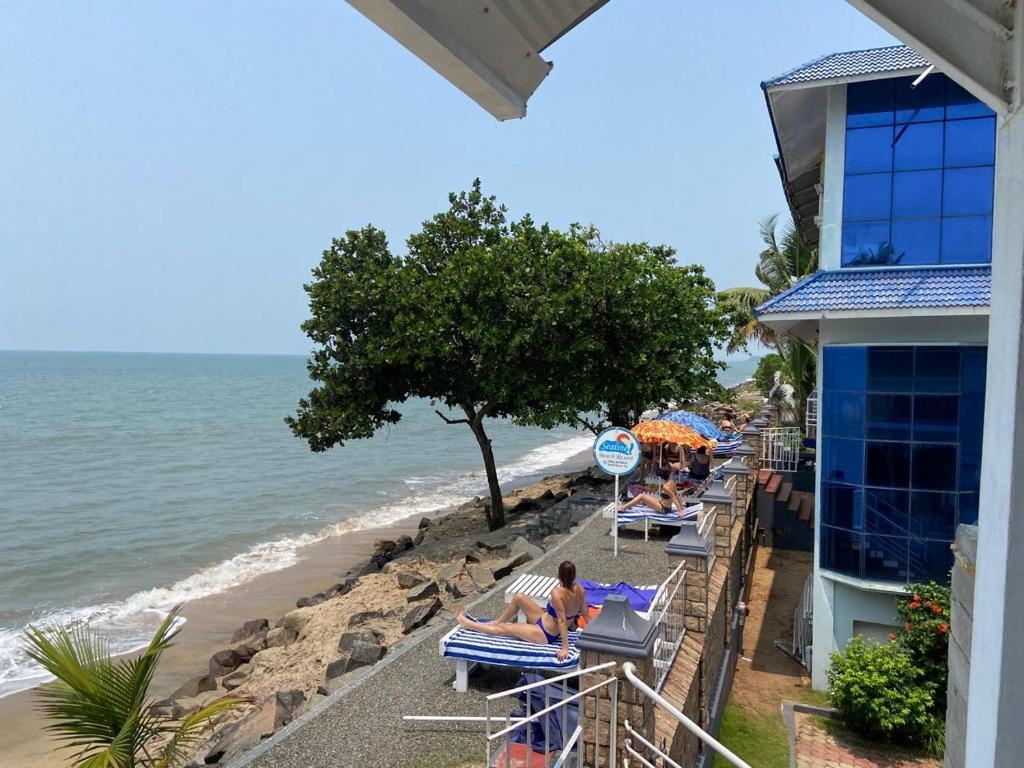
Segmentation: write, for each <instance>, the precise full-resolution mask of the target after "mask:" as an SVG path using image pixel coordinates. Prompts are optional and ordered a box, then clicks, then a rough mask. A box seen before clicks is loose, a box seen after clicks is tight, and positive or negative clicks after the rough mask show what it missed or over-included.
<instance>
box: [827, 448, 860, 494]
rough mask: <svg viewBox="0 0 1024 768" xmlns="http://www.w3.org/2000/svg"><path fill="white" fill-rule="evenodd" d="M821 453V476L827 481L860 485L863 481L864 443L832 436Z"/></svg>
mask: <svg viewBox="0 0 1024 768" xmlns="http://www.w3.org/2000/svg"><path fill="white" fill-rule="evenodd" d="M822 453H823V454H824V455H823V456H822V468H821V469H822V472H821V476H822V479H824V480H825V481H826V482H829V483H849V484H852V485H860V484H861V483H863V482H864V443H862V442H861V441H860V440H844V439H841V438H832V439H830V440H828V441H827V446H826V447H825V448H824V449H823V451H822Z"/></svg>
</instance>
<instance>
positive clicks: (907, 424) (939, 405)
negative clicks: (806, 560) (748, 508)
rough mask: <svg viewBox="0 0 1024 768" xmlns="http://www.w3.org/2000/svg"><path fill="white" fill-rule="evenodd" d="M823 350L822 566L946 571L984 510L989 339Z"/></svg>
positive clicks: (863, 572)
mask: <svg viewBox="0 0 1024 768" xmlns="http://www.w3.org/2000/svg"><path fill="white" fill-rule="evenodd" d="M822 355H823V365H824V371H825V376H824V377H823V379H822V411H821V420H822V424H821V428H820V431H819V460H820V476H821V488H820V492H821V525H822V538H821V542H822V558H821V563H822V567H823V568H827V569H829V570H837V571H840V572H842V573H846V574H849V575H852V576H855V577H858V578H863V579H884V580H891V581H898V582H903V583H906V582H907V580H908V579H915V578H921V576H922V574H923V575H924V576H925V577H935V578H939V579H946V578H947V577H948V569H949V556H948V555H949V545H950V543H951V540H952V538H953V534H954V532H955V530H956V525H957V524H958V523H960V522H968V523H969V522H974V521H976V520H977V517H978V491H979V487H980V471H981V460H982V455H981V451H982V428H983V422H984V398H985V393H984V387H985V360H986V351H985V349H984V347H939V346H929V347H910V346H907V347H896V346H890V347H861V348H857V347H830V346H826V347H824V349H823V352H822ZM837 362H841V364H837ZM846 370H849V371H851V372H852V375H851V376H850V377H844V376H843V372H844V371H846ZM858 429H859V430H860V432H859V433H858ZM826 549H827V551H826Z"/></svg>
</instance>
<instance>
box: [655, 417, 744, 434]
mask: <svg viewBox="0 0 1024 768" xmlns="http://www.w3.org/2000/svg"><path fill="white" fill-rule="evenodd" d="M658 419H659V420H661V421H671V422H673V423H675V424H682V425H683V426H684V427H689V428H690V429H692V430H693V431H694V432H696V433H697V434H699V435H701V436H702V437H706V438H707V439H708V440H721V439H722V438H725V437H728V435H726V434H725V433H724V432H723V431H722V430H720V429H719V428H718V427H717V426H716V425H715V423H714V422H713V421H711V419H706V418H704V417H703V416H701V415H699V414H696V413H692V412H690V411H670V412H668V413H663V414H661V416H659V417H658Z"/></svg>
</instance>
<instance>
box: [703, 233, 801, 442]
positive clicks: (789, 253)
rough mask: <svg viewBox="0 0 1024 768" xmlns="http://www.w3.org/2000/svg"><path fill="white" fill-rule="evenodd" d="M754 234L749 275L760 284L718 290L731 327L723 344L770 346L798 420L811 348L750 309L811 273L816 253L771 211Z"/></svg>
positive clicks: (729, 347) (729, 346) (733, 347)
mask: <svg viewBox="0 0 1024 768" xmlns="http://www.w3.org/2000/svg"><path fill="white" fill-rule="evenodd" d="M760 233H761V240H762V242H763V243H764V248H763V249H762V250H761V253H760V254H759V255H758V263H757V266H756V267H755V268H754V275H755V276H756V277H757V279H758V281H759V282H760V283H761V286H762V287H743V288H729V289H727V290H724V291H721V292H720V293H719V294H718V301H719V304H720V306H721V309H722V311H723V312H724V313H725V314H726V316H727V317H728V318H729V322H730V325H731V328H732V332H731V335H730V337H729V341H728V343H727V345H726V349H727V350H728V351H729V352H730V353H731V352H737V351H739V350H743V349H746V348H747V346H748V345H749V344H750V343H751V342H755V343H758V344H761V345H762V346H766V347H770V348H772V349H774V350H775V353H776V354H777V355H778V356H779V358H780V359H781V361H782V364H781V365H780V367H779V369H778V370H780V371H781V372H782V375H783V379H784V380H785V381H786V382H787V383H789V384H790V385H792V387H793V399H794V401H795V403H796V407H795V409H794V411H795V412H794V414H793V415H794V418H795V419H796V420H797V422H798V423H800V424H802V423H803V421H804V415H805V413H806V408H807V398H808V397H809V396H810V394H811V392H813V391H814V382H815V378H816V365H817V364H816V360H817V356H816V353H815V350H814V347H813V346H812V345H809V344H806V343H804V342H803V341H800V340H799V339H796V338H794V337H792V336H788V335H786V336H779V335H778V334H776V333H775V331H773V330H772V329H771V328H769V327H768V326H766V325H764V324H762V323H761V322H759V321H758V319H757V318H756V317H755V316H754V309H755V308H757V307H758V306H759V305H761V304H763V303H764V302H766V301H768V299H770V298H772V297H773V296H778V295H779V294H780V293H783V292H784V291H787V290H789V289H790V288H792V287H793V286H794V285H796V284H797V283H798V282H800V281H801V280H803V279H804V278H806V277H809V276H810V275H813V274H814V273H815V272H817V271H818V253H817V251H815V250H814V249H812V248H808V247H807V246H806V245H805V244H804V243H803V241H802V240H801V238H800V234H799V232H797V230H796V228H795V227H794V226H793V225H792V224H791V223H787V224H785V225H783V226H782V227H781V229H780V227H779V217H778V215H777V214H776V215H774V216H769V217H768V218H766V219H765V220H764V221H762V222H761V224H760ZM780 233H781V234H780Z"/></svg>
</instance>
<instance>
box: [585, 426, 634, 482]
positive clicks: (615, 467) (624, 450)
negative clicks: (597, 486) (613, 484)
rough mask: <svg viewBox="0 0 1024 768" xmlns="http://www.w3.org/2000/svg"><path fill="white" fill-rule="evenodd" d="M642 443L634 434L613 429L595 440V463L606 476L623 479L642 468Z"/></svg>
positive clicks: (607, 430) (616, 428)
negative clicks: (622, 477) (639, 467)
mask: <svg viewBox="0 0 1024 768" xmlns="http://www.w3.org/2000/svg"><path fill="white" fill-rule="evenodd" d="M640 450H641V448H640V441H639V440H637V439H636V437H635V436H634V435H633V433H632V432H630V431H629V430H628V429H622V428H621V427H611V428H610V429H606V430H605V431H604V432H602V433H601V434H599V435H598V436H597V439H596V440H594V461H596V462H597V466H598V468H599V469H600V470H601V471H602V472H604V473H605V474H609V475H615V476H616V477H621V476H622V475H628V474H630V473H631V472H633V471H634V470H635V469H636V468H637V467H638V466H640Z"/></svg>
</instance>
